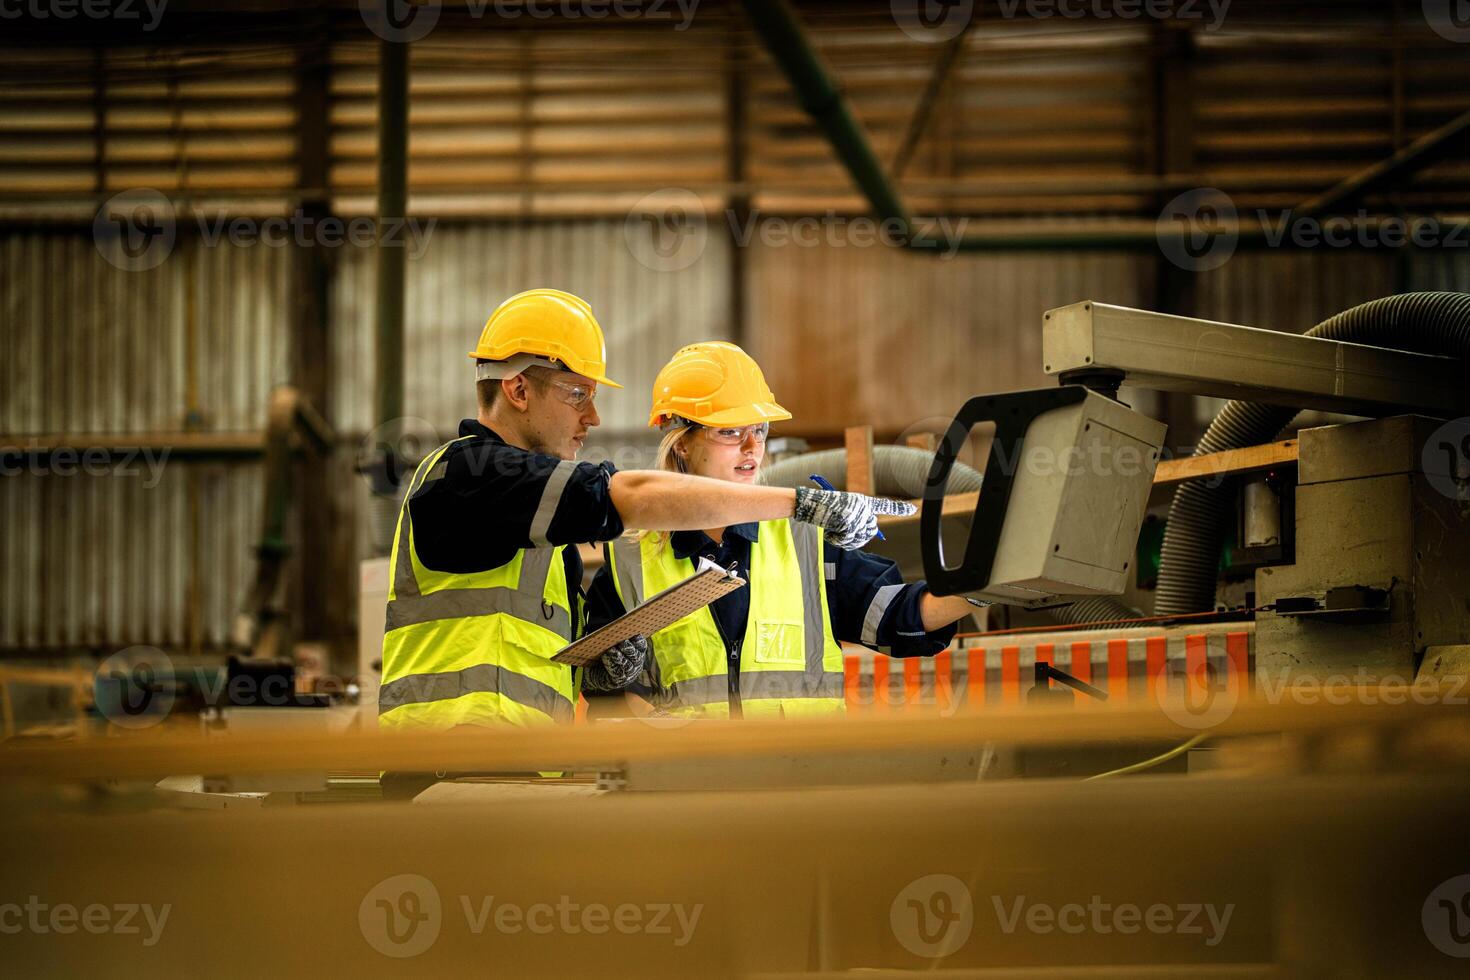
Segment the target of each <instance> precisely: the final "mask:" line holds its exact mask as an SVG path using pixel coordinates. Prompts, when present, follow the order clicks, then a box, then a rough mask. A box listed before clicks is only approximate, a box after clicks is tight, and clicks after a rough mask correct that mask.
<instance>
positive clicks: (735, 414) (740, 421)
mask: <svg viewBox="0 0 1470 980" xmlns="http://www.w3.org/2000/svg"><path fill="white" fill-rule="evenodd" d="M676 414H678V417H679V418H687V419H689V421H691V422H698V423H699V424H700V425H704V426H716V427H723V426H731V427H734V426H742V425H759V424H760V423H762V422H784V421H785V420H787V419H789V418H791V413H790V412H788V411H786V409H784V408H782V407H781V406H780V405H777V404H776V403H775V402H756V403H755V404H753V405H741V406H740V407H739V408H727V409H725V410H724V411H720V412H710V413H709V414H707V415H703V416H701V417H699V418H695V417H693V416H691V415H684V414H682V413H676ZM669 415H670V413H668V412H660V413H658V414H656V415H652V416H650V417H649V420H648V424H649V426H651V427H657V426H659V425H660V424H662V422H663V420H664V419H666V418H668V417H669Z"/></svg>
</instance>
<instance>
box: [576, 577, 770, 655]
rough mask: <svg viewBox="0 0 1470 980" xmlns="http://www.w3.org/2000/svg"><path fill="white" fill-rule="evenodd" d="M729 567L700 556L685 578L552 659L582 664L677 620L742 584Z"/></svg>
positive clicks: (743, 580) (741, 579)
mask: <svg viewBox="0 0 1470 980" xmlns="http://www.w3.org/2000/svg"><path fill="white" fill-rule="evenodd" d="M733 568H734V566H733V565H732V566H731V568H729V569H725V568H721V567H719V566H718V565H716V564H715V563H714V562H712V561H710V560H709V559H707V558H701V559H700V560H699V570H698V571H696V572H695V573H694V574H693V575H691V576H689V578H686V579H685V580H684V581H682V582H679V583H676V584H675V585H671V586H669V587H668V588H667V589H664V590H663V591H662V592H659V593H657V594H656V595H652V596H649V598H648V601H646V602H645V603H643V605H641V606H639V607H638V608H637V609H634V610H633V611H632V612H630V613H625V614H623V615H622V616H619V617H618V618H617V619H615V620H613V621H612V622H610V623H607V624H605V625H603V626H600V627H598V628H597V629H595V630H593V631H592V632H591V633H588V634H587V635H586V636H584V637H582V638H581V639H579V640H575V641H573V642H572V643H569V644H568V645H566V646H564V647H562V648H561V649H560V650H559V651H557V653H556V655H555V656H553V657H552V658H551V659H552V660H554V661H556V662H557V663H559V664H567V665H569V666H572V667H585V666H587V665H588V664H590V663H592V662H593V661H594V660H596V659H597V658H598V657H600V656H602V655H603V654H604V653H606V652H607V650H608V648H609V647H611V646H613V645H615V644H618V643H621V642H623V641H624V640H627V639H631V638H632V637H635V636H639V635H642V636H648V635H649V634H651V633H655V632H657V631H658V630H661V629H663V628H664V627H665V626H668V625H670V624H672V623H676V622H678V621H679V620H681V619H683V618H684V617H685V616H687V615H689V614H690V613H692V612H694V611H695V610H698V609H703V608H704V607H705V606H707V605H709V604H710V603H711V602H714V601H715V600H716V599H718V598H720V597H721V596H725V595H729V594H730V593H731V592H734V591H735V590H736V589H739V588H743V587H744V585H745V579H743V578H741V577H740V576H738V575H736V574H735V573H734V572H733V571H732V570H731V569H733Z"/></svg>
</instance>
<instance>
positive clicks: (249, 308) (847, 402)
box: [0, 221, 1470, 650]
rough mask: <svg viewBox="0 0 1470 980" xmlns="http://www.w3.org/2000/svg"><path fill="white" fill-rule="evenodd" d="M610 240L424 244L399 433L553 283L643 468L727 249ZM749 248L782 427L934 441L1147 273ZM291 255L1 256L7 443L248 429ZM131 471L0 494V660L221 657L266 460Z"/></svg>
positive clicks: (1339, 271)
mask: <svg viewBox="0 0 1470 980" xmlns="http://www.w3.org/2000/svg"><path fill="white" fill-rule="evenodd" d="M628 234H629V232H628V230H627V228H626V227H625V225H624V223H623V222H620V221H583V222H556V223H541V224H526V223H510V224H507V223H475V224H460V225H453V226H450V225H442V226H439V227H437V228H435V229H434V230H433V232H432V233H431V234H430V235H429V238H428V241H427V246H426V248H425V249H424V251H423V252H422V254H421V255H420V256H418V257H417V258H415V259H413V260H412V261H410V263H409V286H408V324H407V329H408V352H409V355H408V367H407V370H408V378H407V411H408V412H409V413H410V414H412V415H415V416H418V417H421V418H423V419H426V420H428V421H430V422H431V423H432V424H433V425H434V427H435V428H436V429H437V430H439V431H440V432H442V433H444V434H446V435H447V434H449V433H451V432H452V430H453V427H454V425H455V423H456V422H457V420H458V419H459V418H461V417H463V416H464V415H466V414H469V413H470V412H472V410H473V401H472V399H473V394H472V385H471V382H470V372H469V369H468V361H467V359H466V358H465V356H464V354H465V351H466V350H467V349H468V348H469V346H470V345H471V344H472V343H473V342H474V339H475V337H476V335H477V332H478V330H479V327H480V325H481V324H482V323H483V321H484V318H485V316H486V314H487V313H488V311H489V310H490V309H491V308H492V307H493V306H494V305H495V304H496V303H497V302H499V301H500V300H501V299H503V298H504V297H505V296H506V295H508V294H510V293H512V292H513V291H516V290H519V289H522V288H527V287H530V286H533V285H555V286H560V287H563V288H567V289H570V290H572V291H574V292H578V293H580V294H582V295H584V296H587V297H588V298H589V299H590V300H591V302H592V303H593V304H594V307H595V308H596V309H597V311H598V314H599V317H600V318H601V319H602V322H603V323H604V325H605V326H606V328H607V332H608V338H609V361H610V364H611V366H612V367H611V369H612V371H613V376H614V377H616V378H617V379H619V380H620V381H623V382H624V383H625V384H626V385H627V388H626V389H624V390H623V391H621V392H613V391H609V392H607V393H606V394H605V395H603V396H602V397H601V398H599V408H600V409H601V410H602V414H603V426H604V430H603V436H602V440H601V441H600V442H599V444H598V445H597V446H596V447H594V451H596V452H598V453H599V455H601V454H604V453H606V454H609V455H611V454H614V453H617V452H619V450H620V447H627V446H635V445H646V438H647V432H646V429H645V428H644V423H645V422H646V419H647V416H646V412H647V399H648V394H649V390H650V388H651V385H652V378H653V374H654V372H655V371H656V370H657V368H658V367H659V366H660V365H661V364H662V362H663V360H664V359H665V358H667V357H668V355H669V354H671V353H672V352H673V351H674V350H675V349H676V348H677V347H678V346H680V345H681V344H683V343H687V342H690V341H693V340H699V339H709V338H711V337H725V336H728V330H729V327H730V324H729V321H730V306H731V304H730V295H729V283H730V269H731V259H732V256H731V254H730V250H731V248H732V247H733V246H732V245H731V243H730V241H729V239H728V238H727V237H726V236H724V235H723V234H716V233H715V231H714V226H711V230H710V234H709V236H708V240H707V242H706V243H705V247H704V251H703V253H702V255H701V256H700V258H699V259H698V260H697V261H695V262H694V263H693V264H691V265H689V266H688V267H687V268H683V269H678V270H670V271H660V270H659V269H658V268H656V267H650V265H648V264H645V263H644V262H643V261H640V258H639V255H640V254H642V253H641V252H640V251H638V250H637V248H636V247H635V246H637V244H638V243H637V241H636V238H635V240H634V241H633V243H632V245H630V240H629V238H628ZM634 234H635V236H636V232H635V233H634ZM759 241H760V238H759V237H757V239H756V242H757V244H753V245H752V246H750V249H749V251H748V253H747V254H746V255H745V256H744V260H745V261H746V263H747V277H748V278H747V286H746V289H747V295H746V300H747V306H748V324H749V326H748V336H747V343H748V346H749V347H750V349H751V350H752V352H753V353H755V354H756V356H757V357H758V358H759V359H760V360H761V362H762V364H763V365H764V367H765V369H766V371H767V374H768V376H769V379H770V381H771V384H772V386H773V387H774V389H775V390H776V392H777V394H778V396H779V397H780V398H781V399H782V400H783V402H785V403H786V404H787V405H788V406H789V407H790V408H791V409H792V410H793V412H794V413H795V416H796V417H795V420H794V422H793V429H794V430H797V431H806V432H817V431H822V432H826V433H832V432H834V431H836V430H838V429H840V428H841V427H842V426H844V425H847V424H851V423H855V422H872V423H873V424H874V425H876V426H877V427H878V428H879V429H880V430H882V431H885V432H899V431H902V430H904V429H907V428H909V427H911V426H915V425H916V424H922V423H923V422H924V421H925V420H928V419H932V420H941V419H947V418H948V417H950V416H951V415H952V414H953V412H954V410H955V409H956V408H957V407H958V406H959V405H960V404H961V403H962V402H963V401H964V400H965V399H966V398H968V397H969V396H971V395H973V394H976V393H980V392H985V391H998V390H1010V389H1016V388H1024V387H1030V386H1035V385H1040V384H1044V383H1046V382H1045V378H1044V376H1043V375H1042V373H1041V371H1040V363H1039V361H1040V346H1039V345H1040V333H1039V324H1040V314H1041V311H1043V310H1044V309H1046V308H1048V307H1052V306H1057V305H1061V304H1064V303H1068V302H1074V301H1076V300H1078V299H1082V298H1092V299H1098V300H1102V301H1106V302H1113V303H1119V304H1124V305H1138V306H1148V305H1150V302H1151V299H1150V298H1151V296H1152V295H1153V288H1154V282H1153V277H1154V274H1155V266H1154V263H1155V261H1156V260H1155V259H1154V258H1153V257H1152V256H1146V255H1126V254H1110V253H1055V254H1045V253H1025V254H985V255H968V256H960V257H956V258H954V259H951V260H942V259H936V258H933V257H927V256H919V255H911V254H907V253H900V252H896V251H893V250H891V249H887V248H884V247H880V246H872V247H852V246H848V247H833V246H830V245H822V246H816V247H797V246H790V245H788V246H776V245H769V244H767V245H762V244H759ZM289 258H290V256H289V254H288V253H287V252H286V251H285V250H283V249H274V248H269V247H265V246H257V247H254V248H230V247H225V246H221V247H216V248H202V247H200V246H199V245H198V243H197V242H193V241H189V240H185V241H181V242H180V243H179V246H178V247H177V249H176V251H175V253H174V254H173V255H171V256H170V257H169V259H168V260H167V261H166V262H164V263H163V264H162V265H161V266H159V267H158V268H157V269H154V270H152V271H149V272H123V271H121V270H118V269H115V268H113V267H112V266H110V265H109V264H108V263H107V262H105V261H104V260H103V259H102V258H101V256H100V255H99V254H98V253H97V252H96V250H95V249H94V248H93V246H92V242H91V238H90V235H85V234H77V233H65V234H63V233H55V232H50V233H39V232H27V233H11V234H8V235H6V236H4V237H3V238H0V284H3V302H0V334H3V336H4V338H5V341H4V343H5V354H6V356H5V368H6V370H5V384H4V385H3V387H0V431H3V432H6V433H10V434H26V433H43V432H73V433H76V432H83V433H85V432H143V431H150V430H159V431H179V430H182V429H184V428H185V427H186V423H187V422H188V419H189V416H190V415H191V413H192V414H193V415H194V416H195V424H196V425H197V427H200V428H203V429H206V430H210V431H232V430H252V431H253V430H259V429H260V428H261V427H262V426H263V422H264V413H265V403H266V396H267V394H268V392H269V389H270V387H271V385H273V384H275V383H278V382H280V381H283V380H285V377H286V373H287V338H286V336H285V330H286V325H287V323H288V319H289V317H288V299H289V297H290V295H291V293H290V289H291V271H290V262H289ZM335 258H336V260H337V273H336V275H337V279H336V287H335V292H334V296H333V321H334V322H333V345H334V346H333V358H334V364H333V375H334V380H333V390H334V392H335V399H334V403H333V405H332V406H331V415H332V416H333V422H334V423H335V424H336V425H337V426H338V428H339V430H340V431H342V432H344V433H346V434H349V435H353V436H356V435H358V434H360V433H362V432H363V431H364V430H365V429H366V428H367V427H368V424H369V419H370V404H371V372H372V304H373V275H374V271H373V256H372V254H371V253H370V252H368V251H364V250H358V249H354V248H350V247H349V248H343V249H342V250H341V251H340V253H337V254H336V255H335ZM1400 258H1401V257H1400V256H1398V255H1395V254H1387V253H1375V252H1364V251H1356V252H1335V251H1328V250H1319V251H1316V252H1312V253H1307V254H1303V253H1274V252H1271V253H1242V254H1240V255H1237V256H1236V257H1235V258H1234V259H1232V260H1231V261H1230V262H1229V263H1227V264H1226V265H1225V266H1224V267H1223V268H1222V269H1220V270H1217V271H1215V272H1212V273H1208V274H1206V275H1204V276H1202V277H1201V278H1200V281H1199V294H1198V298H1199V304H1200V315H1203V316H1208V317H1212V318H1217V319H1223V320H1229V321H1234V322H1240V323H1247V324H1253V325H1259V326H1272V327H1277V328H1280V329H1288V330H1301V329H1305V328H1306V327H1308V326H1310V325H1311V324H1313V323H1315V322H1317V321H1318V320H1320V319H1322V318H1323V317H1324V316H1327V315H1329V314H1331V313H1333V312H1336V311H1337V310H1340V309H1343V308H1346V307H1348V306H1351V305H1353V304H1355V303H1358V302H1361V301H1362V300H1365V299H1370V298H1372V297H1374V296H1380V295H1385V294H1387V293H1389V292H1392V290H1393V285H1394V281H1395V279H1394V277H1395V274H1396V273H1395V263H1396V262H1398V261H1400ZM1407 281H1408V282H1409V283H1410V284H1411V288H1466V287H1467V286H1470V256H1466V255H1462V254H1454V255H1451V254H1450V253H1449V252H1440V253H1434V254H1428V255H1417V256H1414V257H1412V262H1411V264H1410V266H1409V272H1408V275H1407ZM191 282H192V286H191ZM191 289H192V290H193V301H192V303H191V302H190V298H189V294H190V290H191ZM191 308H192V309H193V310H194V311H195V314H194V317H193V321H192V325H191V318H190V315H189V310H190V309H191ZM191 392H196V394H194V395H193V396H192V397H191ZM624 452H625V458H626V451H624ZM350 457H351V450H350V447H349V448H347V449H344V451H343V452H341V453H339V454H338V456H337V458H335V459H334V461H333V463H332V470H331V472H332V474H333V487H334V492H335V493H336V494H338V495H339V500H338V501H337V505H338V512H339V513H342V514H344V515H345V516H346V517H347V519H349V520H351V521H352V522H353V523H354V525H355V526H356V528H357V533H356V537H357V541H358V546H359V550H360V552H361V550H362V549H363V548H364V547H365V540H366V534H365V533H364V532H365V527H366V523H365V522H366V517H365V507H364V501H365V491H364V488H363V486H362V483H361V481H360V479H359V478H358V477H356V475H355V474H353V473H352V471H351V465H350ZM614 458H616V456H615V457H614ZM7 465H14V461H13V460H12V461H7ZM133 465H134V468H135V469H137V470H138V473H137V474H136V475H127V474H125V473H114V474H113V475H108V476H97V477H87V476H60V475H49V476H48V475H28V474H24V473H21V474H15V475H9V476H6V477H5V478H4V479H0V523H3V533H0V562H3V564H0V575H3V584H0V648H5V649H10V650H14V649H16V648H42V647H46V648H57V647H113V648H116V647H120V646H124V645H127V644H131V643H140V642H146V643H153V644H156V645H160V646H169V647H187V646H191V645H195V644H197V645H202V646H204V647H213V646H218V645H219V644H221V643H222V642H223V641H224V639H225V636H226V634H227V632H228V629H229V626H230V621H231V618H232V616H233V613H234V611H235V609H236V608H237V606H238V605H239V603H240V602H241V601H242V599H243V597H244V595H245V591H246V588H247V586H248V584H249V574H250V572H251V570H252V564H253V552H252V547H253V543H254V536H255V533H256V529H257V527H258V520H259V503H260V502H259V480H260V470H259V464H258V463H253V462H251V463H234V464H221V463H199V462H186V461H182V460H177V459H176V460H170V461H168V462H167V463H166V465H164V467H163V469H162V471H161V473H160V474H158V475H157V477H156V485H155V484H154V477H153V476H152V475H151V473H150V470H149V469H148V467H147V465H146V464H145V462H144V461H141V460H135V461H134V463H133ZM343 587H344V589H345V590H347V591H350V590H351V589H352V588H353V583H350V582H349V583H344V584H343Z"/></svg>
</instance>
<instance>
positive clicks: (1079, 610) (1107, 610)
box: [764, 446, 1143, 626]
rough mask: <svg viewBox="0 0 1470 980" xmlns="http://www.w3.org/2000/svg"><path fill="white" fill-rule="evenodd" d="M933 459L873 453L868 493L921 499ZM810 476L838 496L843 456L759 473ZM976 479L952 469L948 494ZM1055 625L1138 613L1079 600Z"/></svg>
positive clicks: (809, 458)
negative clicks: (820, 479) (823, 481)
mask: <svg viewBox="0 0 1470 980" xmlns="http://www.w3.org/2000/svg"><path fill="white" fill-rule="evenodd" d="M933 460H934V454H933V453H931V452H928V451H926V450H923V449H911V448H909V447H907V446H874V447H873V492H874V493H876V494H877V495H879V496H881V497H908V498H916V497H922V496H923V495H924V483H925V481H926V480H927V478H928V476H929V465H930V463H932V462H933ZM813 473H816V474H819V475H820V476H822V477H824V478H825V479H826V480H827V481H828V482H830V483H831V484H832V485H833V486H834V487H837V488H838V489H839V490H841V489H844V488H846V486H847V450H845V449H827V450H823V451H821V452H815V453H806V454H805V455H802V456H794V457H792V458H790V459H783V460H781V461H780V462H779V463H772V464H770V465H769V466H767V467H765V469H764V478H765V482H766V483H768V484H770V485H771V486H774V487H799V486H804V485H806V484H807V482H808V480H809V479H810V477H811V475H812V474H813ZM980 481H981V476H980V473H979V471H977V470H975V469H974V468H973V467H969V466H966V465H964V464H963V463H956V464H955V465H954V469H953V470H952V471H950V475H949V483H948V484H947V485H946V487H945V490H946V491H947V492H948V493H965V492H968V491H971V490H979V489H980ZM1046 612H1047V613H1048V614H1049V615H1050V616H1051V617H1052V618H1053V619H1055V620H1056V621H1057V622H1059V623H1066V624H1070V625H1073V626H1076V625H1080V624H1083V623H1100V622H1108V621H1110V620H1119V619H1133V618H1135V617H1138V616H1142V615H1143V613H1142V612H1140V611H1139V610H1137V609H1134V608H1133V607H1132V606H1129V605H1125V604H1124V603H1122V602H1119V601H1118V600H1117V599H1113V598H1109V597H1099V598H1096V599H1080V600H1078V601H1077V602H1074V603H1071V604H1070V605H1066V606H1060V607H1058V608H1056V609H1048V610H1046Z"/></svg>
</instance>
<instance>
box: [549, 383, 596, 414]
mask: <svg viewBox="0 0 1470 980" xmlns="http://www.w3.org/2000/svg"><path fill="white" fill-rule="evenodd" d="M541 380H543V381H545V383H546V384H547V385H549V386H550V387H552V388H555V389H556V397H557V398H558V399H560V400H561V401H563V402H565V403H566V404H568V405H570V406H572V408H574V409H576V410H577V411H579V412H580V411H583V410H584V409H587V408H590V407H591V406H592V403H593V401H594V400H595V399H596V398H597V384H596V382H592V383H588V382H586V381H558V380H557V379H556V378H543V379H541Z"/></svg>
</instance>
